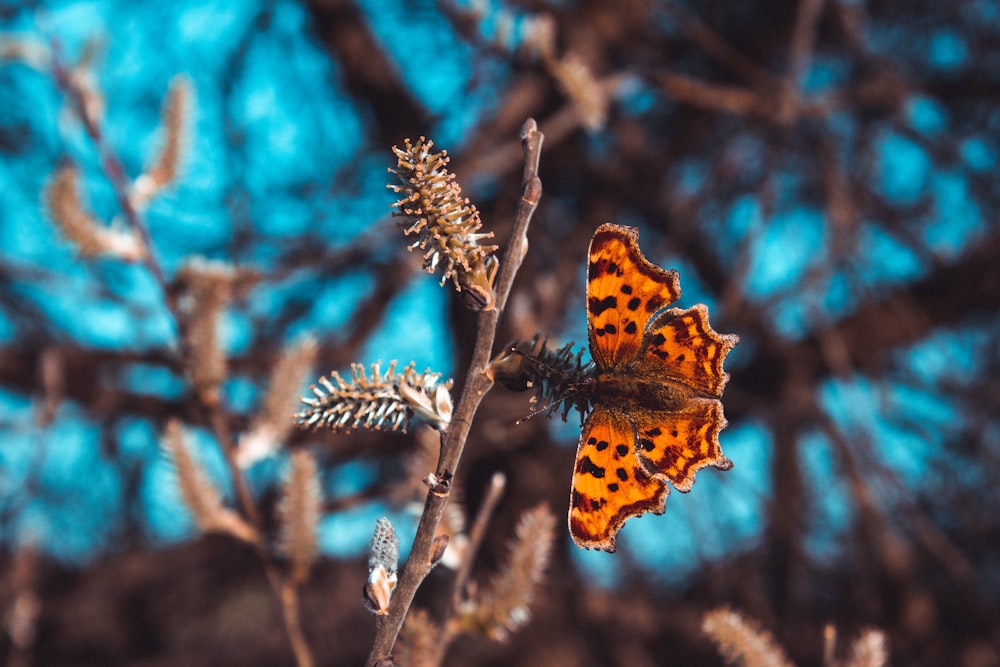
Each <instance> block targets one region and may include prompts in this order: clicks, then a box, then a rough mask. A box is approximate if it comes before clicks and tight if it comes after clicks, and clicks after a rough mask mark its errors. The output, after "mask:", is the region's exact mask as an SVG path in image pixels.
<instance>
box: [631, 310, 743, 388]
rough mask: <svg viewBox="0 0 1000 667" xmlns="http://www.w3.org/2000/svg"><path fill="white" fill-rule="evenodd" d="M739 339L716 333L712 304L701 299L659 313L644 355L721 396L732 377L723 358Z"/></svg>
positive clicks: (673, 374) (687, 381)
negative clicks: (711, 320)
mask: <svg viewBox="0 0 1000 667" xmlns="http://www.w3.org/2000/svg"><path fill="white" fill-rule="evenodd" d="M738 342H739V338H738V337H737V336H733V335H722V334H719V333H716V332H715V331H714V330H713V329H712V327H711V325H710V324H709V323H708V308H706V307H705V306H704V305H703V304H700V303H699V304H698V305H696V306H694V307H692V308H689V309H688V310H680V309H679V308H671V309H669V310H665V311H663V312H662V313H660V314H659V315H657V316H656V319H655V320H653V322H652V324H650V327H649V332H648V335H647V337H646V339H645V340H644V341H643V353H642V356H643V358H644V359H646V360H647V361H655V362H656V363H658V364H659V365H660V366H661V367H662V369H663V373H664V374H665V375H666V376H667V377H670V378H671V379H675V380H678V381H680V382H682V383H684V384H686V385H688V386H690V387H692V388H693V389H696V390H697V391H698V392H699V393H702V394H705V395H708V396H715V397H719V396H722V390H723V389H725V387H726V382H727V381H728V380H729V374H728V373H726V372H725V371H724V370H722V362H723V361H725V359H726V355H728V354H729V351H730V350H731V349H733V346H734V345H736V343H738Z"/></svg>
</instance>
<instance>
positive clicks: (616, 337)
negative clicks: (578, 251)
mask: <svg viewBox="0 0 1000 667" xmlns="http://www.w3.org/2000/svg"><path fill="white" fill-rule="evenodd" d="M638 239H639V231H638V230H637V229H636V228H634V227H624V226H621V225H611V224H605V225H601V226H600V227H598V228H597V231H596V232H595V233H594V238H593V239H591V241H590V263H589V265H588V270H587V334H588V338H589V341H590V354H591V356H592V357H593V358H594V361H595V362H596V363H597V365H598V367H599V368H602V369H611V368H616V367H618V366H619V365H620V364H621V363H622V362H624V361H628V360H630V359H633V358H635V356H636V355H638V354H639V350H640V347H641V344H642V336H643V333H644V332H645V331H646V325H647V324H648V322H649V318H650V317H652V316H653V314H654V313H655V312H656V311H658V310H660V309H661V308H662V307H664V306H667V305H669V304H671V303H673V302H674V301H676V300H677V299H678V298H680V295H681V287H680V279H679V278H678V276H677V272H676V271H666V270H664V269H661V268H660V267H658V266H656V265H655V264H652V263H651V262H649V260H647V259H646V258H645V257H644V256H643V254H642V251H641V250H639V241H638Z"/></svg>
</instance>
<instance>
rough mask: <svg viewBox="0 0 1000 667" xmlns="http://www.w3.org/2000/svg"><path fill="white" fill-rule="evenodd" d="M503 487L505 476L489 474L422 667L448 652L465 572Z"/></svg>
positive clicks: (437, 662)
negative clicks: (428, 656) (438, 630)
mask: <svg viewBox="0 0 1000 667" xmlns="http://www.w3.org/2000/svg"><path fill="white" fill-rule="evenodd" d="M506 488H507V478H506V476H504V474H503V473H502V472H495V473H493V477H492V479H490V486H489V488H488V489H486V495H485V496H484V497H483V504H482V505H481V506H480V507H479V512H478V513H476V520H475V522H474V523H473V524H472V530H471V531H469V546H468V548H466V550H465V554H464V556H463V558H462V562H461V563H460V564H459V566H458V570H457V571H456V572H455V578H454V579H453V580H452V584H451V589H452V590H451V600H450V601H449V602H448V607H447V608H446V609H445V611H444V613H443V614H442V615H441V622H440V627H441V636H440V637H439V639H438V642H437V646H436V650H435V652H434V655H433V658H432V659H430V660H429V661H427V663H426V665H423V667H431V666H432V665H440V664H442V663H443V662H444V656H445V654H447V653H448V647H449V646H450V645H451V643H452V641H454V640H455V637H456V636H457V635H458V634H459V631H460V626H459V624H458V623H456V622H455V614H456V613H457V612H458V609H459V608H460V607H461V605H462V593H463V591H464V590H465V585H466V583H467V582H468V581H469V574H471V573H472V564H473V563H474V562H475V561H476V554H478V553H479V547H480V546H482V544H483V538H484V537H485V536H486V527H487V526H488V525H489V523H490V519H492V518H493V511H494V510H495V509H496V507H497V504H498V503H499V502H500V498H502V497H503V492H504V489H506Z"/></svg>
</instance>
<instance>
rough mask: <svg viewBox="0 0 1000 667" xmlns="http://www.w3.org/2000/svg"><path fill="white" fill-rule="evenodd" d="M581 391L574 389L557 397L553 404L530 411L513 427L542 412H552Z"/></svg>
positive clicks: (580, 389)
mask: <svg viewBox="0 0 1000 667" xmlns="http://www.w3.org/2000/svg"><path fill="white" fill-rule="evenodd" d="M581 391H583V389H582V388H579V389H574V390H573V391H570V392H567V393H565V394H563V395H562V396H560V397H559V400H558V401H555V402H553V403H548V404H546V405H543V406H542V407H540V408H538V409H536V410H532V411H531V412H529V413H528V414H527V415H526V416H524V417H521V418H520V419H518V420H517V421H516V422H514V425H515V426H520V425H521V424H523V423H524V422H526V421H528V420H529V419H531V418H532V417H537V416H538V415H540V414H542V413H543V412H549V411H550V410H553V409H554V408H556V407H558V406H559V404H560V403H565V402H566V399H569V398H573V397H574V396H576V395H577V394H579V393H580V392H581Z"/></svg>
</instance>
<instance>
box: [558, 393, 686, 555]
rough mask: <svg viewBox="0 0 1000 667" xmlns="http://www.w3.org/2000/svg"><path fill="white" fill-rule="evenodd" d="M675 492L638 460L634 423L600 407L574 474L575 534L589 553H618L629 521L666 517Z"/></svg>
mask: <svg viewBox="0 0 1000 667" xmlns="http://www.w3.org/2000/svg"><path fill="white" fill-rule="evenodd" d="M668 493H669V489H668V488H667V487H666V485H664V483H663V482H662V481H661V480H659V479H654V478H653V477H651V476H650V474H649V473H648V472H647V471H646V468H645V466H643V464H642V463H641V462H640V461H639V459H638V458H637V456H636V431H635V425H634V423H633V422H632V420H631V419H629V418H628V417H626V416H625V415H621V414H616V413H615V412H614V411H613V410H610V409H608V408H605V407H600V406H599V407H596V408H595V409H594V411H593V412H591V413H590V416H589V417H587V421H586V422H585V423H584V425H583V433H582V435H581V436H580V444H579V447H578V448H577V454H576V468H575V469H574V471H573V488H572V492H571V494H570V507H569V530H570V534H571V535H572V536H573V541H574V542H576V544H577V545H578V546H580V547H584V548H587V549H603V550H604V551H614V550H615V535H616V534H617V533H618V530H619V529H620V528H621V527H622V525H623V524H624V523H625V521H626V520H627V519H628V518H630V517H633V516H638V515H640V514H644V513H646V512H654V513H656V514H663V509H664V506H665V504H666V500H667V494H668Z"/></svg>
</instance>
